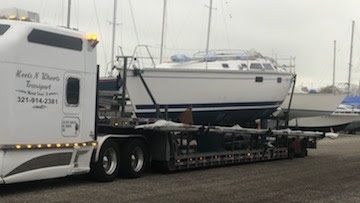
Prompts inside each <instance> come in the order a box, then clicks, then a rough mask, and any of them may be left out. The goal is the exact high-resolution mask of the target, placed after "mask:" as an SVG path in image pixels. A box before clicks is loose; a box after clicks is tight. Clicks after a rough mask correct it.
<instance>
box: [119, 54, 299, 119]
mask: <svg viewBox="0 0 360 203" xmlns="http://www.w3.org/2000/svg"><path fill="white" fill-rule="evenodd" d="M172 58H173V61H172V62H168V63H163V64H160V65H159V66H157V67H150V68H147V67H144V68H141V69H139V67H138V66H137V65H136V64H135V63H134V62H135V61H132V63H130V64H129V66H128V68H127V71H126V72H127V74H126V89H127V94H128V95H129V98H130V100H131V104H132V105H133V109H134V113H135V115H136V116H138V117H155V116H156V109H157V106H158V107H160V109H161V110H162V112H164V111H165V108H166V109H167V112H168V113H167V116H168V118H170V119H172V120H177V119H178V118H179V116H180V114H181V113H182V112H184V111H185V110H186V109H188V108H189V107H191V109H192V114H193V121H194V123H195V124H206V125H207V124H213V125H215V124H222V125H233V124H244V123H247V122H252V121H254V120H255V119H258V118H267V117H268V116H269V115H270V114H271V113H272V112H274V111H275V110H276V109H277V108H278V107H279V106H280V104H281V103H283V101H284V99H285V96H286V95H287V93H288V91H289V88H290V86H291V84H292V81H293V74H291V73H288V72H286V71H284V70H283V69H281V68H279V67H278V66H277V65H276V64H275V63H274V60H272V59H270V58H268V57H263V56H261V55H260V54H258V53H255V52H244V51H242V52H224V51H218V52H211V54H210V55H206V56H205V55H202V56H200V55H196V56H195V57H193V58H189V57H184V56H181V57H172ZM184 59H185V60H184ZM136 62H138V60H137V61H136ZM119 73H120V74H122V73H123V69H122V68H121V67H120V68H119ZM121 78H124V77H123V75H122V77H121Z"/></svg>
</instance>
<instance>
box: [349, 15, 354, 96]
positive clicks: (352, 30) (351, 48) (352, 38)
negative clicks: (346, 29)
mask: <svg viewBox="0 0 360 203" xmlns="http://www.w3.org/2000/svg"><path fill="white" fill-rule="evenodd" d="M354 28H355V21H354V20H353V21H352V29H351V43H350V61H349V78H348V91H347V94H348V96H349V94H350V81H351V66H352V64H351V62H352V51H353V40H354Z"/></svg>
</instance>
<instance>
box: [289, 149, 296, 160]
mask: <svg viewBox="0 0 360 203" xmlns="http://www.w3.org/2000/svg"><path fill="white" fill-rule="evenodd" d="M294 157H295V150H294V148H293V147H289V148H288V159H293V158H294Z"/></svg>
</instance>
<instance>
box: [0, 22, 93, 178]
mask: <svg viewBox="0 0 360 203" xmlns="http://www.w3.org/2000/svg"><path fill="white" fill-rule="evenodd" d="M96 43H97V40H96V38H88V36H87V35H86V34H84V33H81V32H79V31H74V30H70V29H66V28H60V27H53V26H50V25H45V24H41V23H36V22H29V21H21V20H9V19H0V71H1V74H0V85H1V89H2V90H1V91H0V98H1V105H0V112H1V115H2V116H1V118H0V129H1V133H0V184H1V183H13V182H23V181H30V180H39V179H47V178H53V177H62V176H67V175H72V174H77V173H86V172H88V171H89V170H90V160H91V155H92V152H93V150H94V147H95V146H96V142H95V140H94V135H95V111H96V80H97V64H96V50H95V46H96Z"/></svg>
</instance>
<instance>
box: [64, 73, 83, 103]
mask: <svg viewBox="0 0 360 203" xmlns="http://www.w3.org/2000/svg"><path fill="white" fill-rule="evenodd" d="M79 96H80V80H79V79H78V78H72V77H70V78H68V79H67V84H66V102H67V105H68V106H78V105H79Z"/></svg>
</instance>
